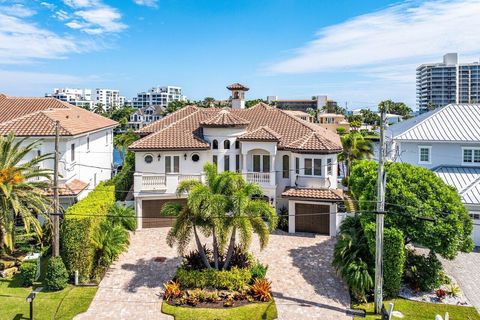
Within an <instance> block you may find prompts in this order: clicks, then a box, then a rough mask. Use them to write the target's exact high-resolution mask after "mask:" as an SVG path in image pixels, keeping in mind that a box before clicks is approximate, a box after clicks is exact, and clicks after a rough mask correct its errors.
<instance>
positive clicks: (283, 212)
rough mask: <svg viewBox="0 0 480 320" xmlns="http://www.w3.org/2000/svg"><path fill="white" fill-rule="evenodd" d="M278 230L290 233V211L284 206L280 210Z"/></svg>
mask: <svg viewBox="0 0 480 320" xmlns="http://www.w3.org/2000/svg"><path fill="white" fill-rule="evenodd" d="M277 228H278V229H280V230H282V231H285V232H288V209H287V207H285V206H283V207H281V208H280V209H279V210H278V224H277Z"/></svg>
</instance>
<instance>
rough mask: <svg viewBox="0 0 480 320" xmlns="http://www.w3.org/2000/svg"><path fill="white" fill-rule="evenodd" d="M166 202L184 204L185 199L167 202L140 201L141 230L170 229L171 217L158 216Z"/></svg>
mask: <svg viewBox="0 0 480 320" xmlns="http://www.w3.org/2000/svg"><path fill="white" fill-rule="evenodd" d="M167 202H175V203H180V204H183V205H184V204H186V200H185V199H169V200H143V201H142V217H143V219H142V228H161V227H171V226H172V224H173V219H174V218H173V217H164V216H161V215H160V210H161V209H162V207H163V206H164V205H165V203H167Z"/></svg>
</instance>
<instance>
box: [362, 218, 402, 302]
mask: <svg viewBox="0 0 480 320" xmlns="http://www.w3.org/2000/svg"><path fill="white" fill-rule="evenodd" d="M365 236H366V237H367V241H368V246H369V249H370V253H371V254H372V256H375V223H369V224H366V225H365ZM404 266H405V243H404V240H403V233H402V231H400V230H398V229H395V228H385V229H384V233H383V290H384V295H385V296H386V297H396V296H397V295H398V291H399V290H400V286H401V284H402V278H403V270H404Z"/></svg>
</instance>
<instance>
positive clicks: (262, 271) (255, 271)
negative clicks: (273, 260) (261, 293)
mask: <svg viewBox="0 0 480 320" xmlns="http://www.w3.org/2000/svg"><path fill="white" fill-rule="evenodd" d="M267 270H268V265H264V264H262V263H261V262H260V261H257V262H256V263H255V264H254V265H253V267H252V269H251V270H250V272H251V273H252V278H253V279H265V277H266V276H267Z"/></svg>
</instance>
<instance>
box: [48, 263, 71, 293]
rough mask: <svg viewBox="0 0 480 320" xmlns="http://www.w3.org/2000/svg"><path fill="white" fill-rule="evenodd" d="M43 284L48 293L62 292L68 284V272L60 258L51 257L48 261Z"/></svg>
mask: <svg viewBox="0 0 480 320" xmlns="http://www.w3.org/2000/svg"><path fill="white" fill-rule="evenodd" d="M43 283H44V284H45V286H46V287H47V289H48V290H50V291H57V290H62V289H64V288H65V287H66V286H67V283H68V272H67V269H66V268H65V264H64V263H63V261H62V257H51V258H50V259H49V260H48V264H47V272H46V274H45V279H44V280H43Z"/></svg>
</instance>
